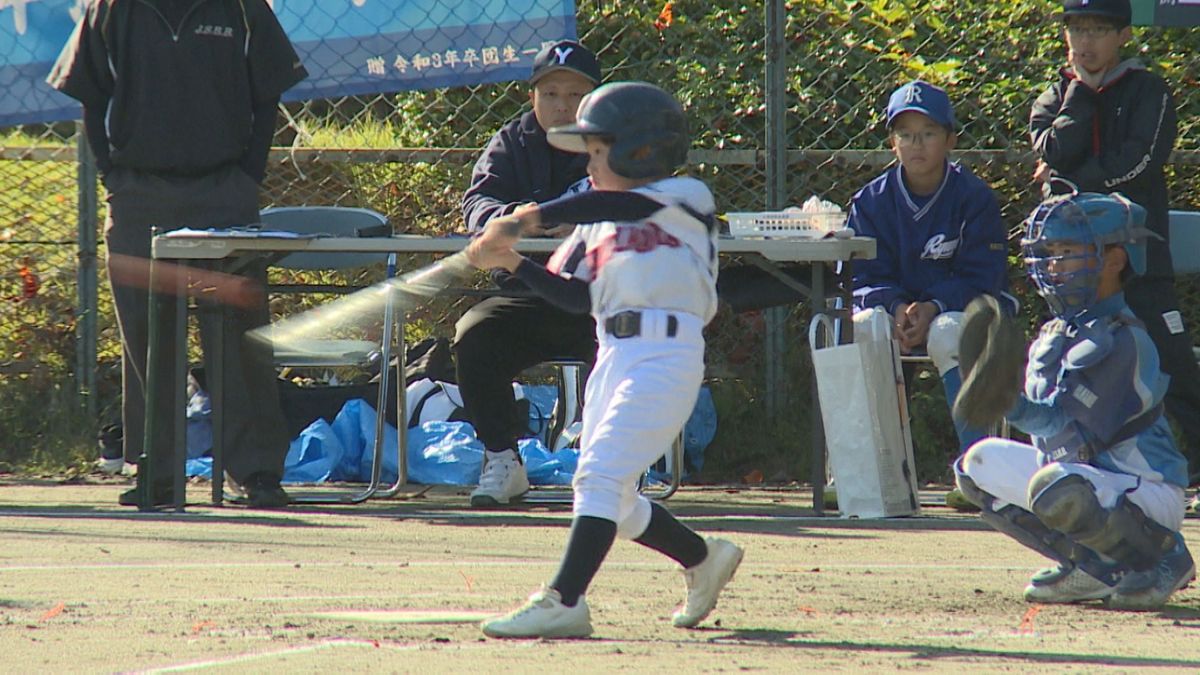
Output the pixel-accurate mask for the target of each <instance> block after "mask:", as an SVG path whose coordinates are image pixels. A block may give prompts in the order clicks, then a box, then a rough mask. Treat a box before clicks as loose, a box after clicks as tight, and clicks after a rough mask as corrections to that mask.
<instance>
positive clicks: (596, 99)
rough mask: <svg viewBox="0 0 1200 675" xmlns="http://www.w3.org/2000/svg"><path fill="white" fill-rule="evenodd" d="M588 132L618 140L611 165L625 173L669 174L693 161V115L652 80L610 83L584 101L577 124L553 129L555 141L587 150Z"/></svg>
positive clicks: (634, 175)
mask: <svg viewBox="0 0 1200 675" xmlns="http://www.w3.org/2000/svg"><path fill="white" fill-rule="evenodd" d="M584 136H598V137H601V138H607V139H609V140H611V141H612V144H613V145H612V149H611V150H610V151H609V153H608V164H609V166H610V167H611V168H612V170H613V172H614V173H616V174H617V175H618V176H624V177H625V178H656V177H658V176H668V175H670V174H672V173H674V172H675V170H676V169H678V168H679V167H681V166H683V164H684V163H685V162H686V161H687V152H688V147H689V146H690V145H691V141H690V139H689V138H688V131H687V117H686V116H685V115H684V114H683V107H682V106H680V105H679V102H678V101H676V100H675V98H674V97H672V96H671V95H670V94H668V93H667V92H665V91H663V90H662V89H660V88H658V87H656V86H654V85H653V84H648V83H646V82H610V83H608V84H605V85H603V86H600V87H597V88H596V89H595V90H594V91H592V92H591V93H590V94H588V95H587V96H585V97H584V98H583V101H581V102H580V103H579V113H578V114H577V115H576V118H575V123H574V124H568V125H566V126H562V127H554V128H552V129H550V130H549V131H548V132H547V134H546V137H547V139H548V140H549V141H550V145H553V146H554V147H556V148H559V149H561V150H567V151H568V152H586V151H587V146H586V145H585V144H584V142H583V137H584Z"/></svg>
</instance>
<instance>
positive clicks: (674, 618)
mask: <svg viewBox="0 0 1200 675" xmlns="http://www.w3.org/2000/svg"><path fill="white" fill-rule="evenodd" d="M704 543H705V544H706V545H707V546H708V555H707V556H706V557H705V558H704V561H703V562H701V563H700V564H699V565H696V566H695V567H689V568H687V569H685V570H684V571H683V580H684V582H685V583H686V584H687V601H686V602H684V604H683V606H682V607H680V608H679V609H678V610H676V611H675V613H674V614H672V615H671V623H672V624H673V625H675V626H676V627H678V628H692V627H694V626H696V625H697V624H699V623H700V622H701V621H703V620H704V619H705V617H707V616H708V615H709V613H710V612H712V611H713V608H714V607H716V606H717V596H718V595H720V594H721V589H722V588H725V584H727V583H729V580H730V579H732V578H733V573H734V572H737V568H738V565H740V564H742V556H743V555H744V554H745V552H744V551H743V550H742V549H741V548H739V547H738V546H737V545H736V544H734V543H733V542H731V541H726V540H724V539H717V538H715V537H708V538H706V539H705V540H704Z"/></svg>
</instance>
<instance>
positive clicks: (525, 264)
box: [516, 258, 592, 314]
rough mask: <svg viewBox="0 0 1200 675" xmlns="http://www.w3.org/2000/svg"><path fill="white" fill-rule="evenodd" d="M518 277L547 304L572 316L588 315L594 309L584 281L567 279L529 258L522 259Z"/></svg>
mask: <svg viewBox="0 0 1200 675" xmlns="http://www.w3.org/2000/svg"><path fill="white" fill-rule="evenodd" d="M516 276H517V278H518V279H520V280H521V281H524V282H525V284H526V285H527V286H529V288H530V289H532V290H533V292H535V293H537V294H538V295H539V296H541V297H542V298H543V299H544V300H545V301H546V302H548V303H550V304H552V305H554V306H555V307H557V308H559V309H561V310H563V311H564V312H570V313H571V314H587V313H588V312H590V311H591V309H592V296H591V292H590V291H589V289H588V283H587V282H586V281H583V280H582V279H567V278H566V277H560V276H558V275H557V274H555V273H553V272H551V271H550V270H548V269H546V268H545V267H543V266H542V265H539V264H537V263H535V262H533V261H532V260H530V259H529V258H521V263H520V264H519V265H517V270H516Z"/></svg>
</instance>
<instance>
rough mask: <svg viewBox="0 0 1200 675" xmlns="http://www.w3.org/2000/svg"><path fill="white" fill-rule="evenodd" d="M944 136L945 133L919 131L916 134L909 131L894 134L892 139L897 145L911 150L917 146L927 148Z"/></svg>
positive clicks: (894, 132)
mask: <svg viewBox="0 0 1200 675" xmlns="http://www.w3.org/2000/svg"><path fill="white" fill-rule="evenodd" d="M944 135H945V132H943V131H918V132H916V133H912V132H909V131H893V132H892V138H893V139H894V140H895V141H896V145H899V146H901V147H905V148H911V147H913V146H915V145H919V146H921V147H925V146H926V145H928V144H930V143H932V142H934V141H935V140H937V139H938V138H940V137H943V136H944Z"/></svg>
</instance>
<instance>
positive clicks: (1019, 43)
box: [0, 0, 1200, 478]
mask: <svg viewBox="0 0 1200 675" xmlns="http://www.w3.org/2000/svg"><path fill="white" fill-rule="evenodd" d="M444 4H445V8H444V9H452V8H453V6H455V4H456V3H454V2H450V0H444ZM519 4H520V2H518V1H517V0H514V2H513V5H514V9H515V10H517V11H519V7H516V5H519ZM431 5H432V6H438V3H436V2H433V3H431ZM1054 7H1055V3H1052V2H1043V1H1032V0H1023V1H1021V2H1010V3H994V2H991V3H989V2H983V1H982V0H971V1H969V2H948V1H947V2H942V1H935V2H929V1H925V0H878V1H871V2H860V1H853V2H845V1H841V2H832V1H829V2H827V1H823V0H805V1H791V2H784V0H768V1H767V2H766V3H765V7H761V6H754V4H753V3H743V2H733V1H730V0H705V1H703V2H702V1H700V0H677V1H673V2H665V3H664V1H663V0H607V1H595V2H593V1H590V0H580V2H579V6H578V7H577V14H576V20H577V31H578V34H579V36H580V38H581V40H582V41H583V42H584V43H585V44H587V45H588V46H590V47H591V48H592V49H593V50H595V51H596V52H597V53H598V55H599V57H600V60H601V64H602V67H603V69H604V71H605V76H606V79H608V80H620V79H640V80H647V81H651V82H654V83H657V84H660V85H662V86H663V87H665V88H667V89H668V90H670V91H672V92H674V93H676V94H677V95H678V97H679V98H680V99H681V100H682V101H683V102H684V103H685V105H686V106H687V108H688V110H689V115H690V118H691V123H692V130H693V135H694V143H693V151H692V155H691V158H692V164H693V165H692V171H693V172H694V173H695V174H696V175H698V176H699V177H701V178H703V179H705V180H706V181H708V182H709V184H710V186H711V187H712V188H713V192H714V193H715V195H716V197H717V201H718V205H719V209H721V210H723V211H744V210H762V209H767V208H779V207H782V206H785V205H787V204H798V203H800V202H802V201H804V199H805V198H807V197H808V196H809V195H819V196H821V197H823V198H825V199H827V200H830V201H833V202H836V203H840V204H846V203H848V202H849V199H850V197H851V196H852V195H853V193H854V192H855V191H856V190H857V189H858V188H859V187H861V186H862V185H863V184H864V183H866V182H867V181H868V180H869V179H871V178H872V177H874V176H875V175H877V174H878V173H879V172H880V171H881V170H882V169H883V167H884V166H886V165H887V164H888V163H890V161H891V159H892V155H891V153H890V151H889V150H888V149H887V145H886V133H885V130H884V128H883V125H882V109H883V106H884V104H885V103H886V100H887V95H888V94H889V93H890V91H891V90H892V89H894V88H895V87H896V86H897V85H898V84H900V83H902V82H904V81H907V80H910V79H914V78H922V79H926V80H929V81H932V82H934V83H937V84H940V85H942V86H945V87H946V88H947V89H948V90H949V92H950V94H951V97H952V99H953V101H954V102H955V105H956V112H957V116H958V119H959V120H960V123H961V124H962V130H961V134H960V138H959V141H958V151H957V152H956V157H957V158H958V159H959V160H961V161H963V162H964V163H966V164H969V165H970V166H971V167H972V168H973V169H974V171H975V172H976V173H977V174H978V175H980V176H981V177H982V178H984V179H985V180H987V181H988V182H989V183H990V184H991V185H992V187H993V188H994V190H995V191H996V192H997V195H998V197H999V201H1000V203H1001V205H1002V212H1003V216H1004V219H1005V222H1006V223H1008V225H1009V226H1010V228H1013V229H1014V230H1015V228H1016V227H1018V225H1019V222H1020V220H1021V216H1022V215H1023V214H1025V213H1027V212H1028V211H1029V209H1030V208H1031V207H1032V206H1033V205H1034V203H1035V202H1036V200H1037V195H1038V192H1037V190H1036V189H1035V188H1034V186H1033V185H1032V159H1031V157H1030V155H1029V142H1028V137H1027V133H1026V127H1027V121H1028V113H1029V109H1030V106H1031V104H1032V102H1033V100H1034V98H1035V97H1036V96H1037V95H1038V94H1039V93H1040V92H1041V90H1043V89H1044V88H1045V86H1047V84H1048V83H1049V82H1050V81H1051V79H1052V78H1053V77H1054V75H1055V71H1056V68H1057V67H1058V66H1059V65H1060V64H1061V63H1062V61H1063V55H1064V50H1065V48H1064V47H1063V46H1062V44H1061V39H1060V35H1059V32H1058V31H1059V28H1058V26H1057V25H1056V24H1055V23H1054V22H1053V20H1052V18H1051V17H1052V13H1053V8H1054ZM277 9H278V7H277ZM329 11H330V10H329V9H328V8H326V9H325V10H324V11H323V12H322V13H321V15H320V16H317V17H313V21H334V22H336V21H338V17H337V16H333V15H330V14H329V13H328V12H329ZM1135 32H1136V36H1135V39H1134V42H1133V44H1132V45H1131V46H1130V50H1131V53H1136V55H1138V56H1140V57H1141V58H1143V59H1144V60H1146V61H1147V62H1148V63H1150V65H1151V66H1152V67H1153V68H1155V69H1156V70H1158V71H1159V72H1161V73H1163V74H1164V75H1165V76H1166V77H1167V78H1168V80H1169V81H1170V82H1171V84H1172V86H1173V88H1174V90H1175V92H1176V96H1177V105H1178V109H1179V119H1180V125H1179V139H1178V141H1177V143H1176V148H1177V151H1176V155H1175V157H1174V160H1173V163H1172V165H1171V167H1170V170H1169V175H1170V180H1171V183H1172V200H1173V205H1174V207H1175V208H1184V209H1197V208H1200V168H1198V167H1200V94H1197V91H1200V88H1198V87H1197V84H1198V83H1197V82H1196V80H1195V77H1196V76H1195V73H1197V72H1200V49H1198V47H1200V36H1198V35H1197V34H1196V33H1195V32H1190V33H1189V32H1188V31H1187V30H1185V29H1160V28H1145V29H1138V30H1137V31H1135ZM435 55H436V56H437V57H438V60H439V61H440V62H444V61H447V60H448V59H449V58H450V56H449V50H446V49H439V50H438V51H436V52H433V51H430V52H427V53H425V54H423V55H422V54H419V53H418V54H415V55H414V54H396V55H389V57H388V59H387V60H386V63H385V66H386V67H391V68H397V67H400V65H401V64H403V65H404V66H406V67H410V66H412V65H413V64H414V63H421V62H420V61H414V60H413V59H414V56H415V57H418V58H425V59H428V61H427V63H432V59H433V57H434V56H435ZM461 56H462V54H461V53H459V52H457V51H456V52H455V55H454V58H455V59H456V60H457V59H460V57H461ZM528 92H529V88H528V86H527V85H526V84H525V83H523V82H505V83H496V84H481V85H475V86H460V87H450V88H436V89H427V90H420V91H405V92H400V93H389V94H378V95H363V96H352V97H344V98H337V99H319V100H311V101H307V102H303V103H290V104H286V105H285V106H283V114H282V115H281V124H280V128H279V131H278V133H277V136H276V139H275V140H276V145H277V146H278V147H277V148H276V150H275V151H273V152H272V155H271V159H270V163H269V166H268V172H267V178H266V181H265V185H264V190H263V202H264V206H266V205H296V204H338V205H347V206H365V207H370V208H373V209H376V210H378V211H381V212H383V213H385V214H386V215H387V216H388V217H389V219H390V220H391V222H392V223H393V226H394V228H395V230H396V231H397V232H405V233H420V234H445V233H447V232H450V231H455V230H461V229H462V222H461V215H460V212H459V199H460V197H461V195H462V192H463V190H464V188H465V187H466V185H467V183H468V180H469V176H470V172H471V166H472V164H473V162H474V160H475V158H476V157H477V155H478V153H479V150H480V148H481V147H482V146H483V145H484V144H485V143H486V142H487V140H488V138H489V137H490V135H491V134H492V133H493V132H494V131H495V130H496V129H498V128H499V127H500V126H501V125H503V124H504V123H505V122H507V121H508V120H510V119H512V118H513V117H515V116H517V115H518V114H520V113H521V112H522V111H523V110H525V109H527V107H528V99H529V93H528ZM75 144H76V137H75V130H74V126H72V125H54V126H35V127H22V128H18V129H14V130H11V132H10V133H9V134H8V135H6V136H0V195H3V199H2V200H0V256H2V257H3V259H4V260H5V261H7V262H6V264H5V270H4V272H3V273H0V299H3V303H2V305H0V306H2V307H3V310H0V326H3V328H0V390H3V391H11V390H12V389H11V387H12V386H13V385H12V383H13V382H16V381H22V382H26V383H29V382H32V381H36V382H37V383H38V384H37V386H53V387H58V388H60V389H67V390H70V389H72V388H73V387H75V386H76V384H75V383H74V382H73V381H72V379H71V376H72V373H75V372H76V370H77V369H78V368H80V367H82V368H83V370H84V371H90V370H91V369H92V368H93V367H94V366H93V365H92V364H91V359H92V358H96V359H97V360H98V367H96V368H97V369H96V370H95V371H94V372H97V373H99V376H98V377H96V378H95V381H96V385H95V387H94V388H93V390H92V391H91V400H92V401H94V402H95V401H98V402H99V405H98V408H99V410H100V413H99V414H100V415H105V414H111V412H112V410H114V406H113V401H114V400H115V399H114V396H115V393H116V391H118V389H117V387H116V382H115V377H116V375H117V373H118V372H119V369H118V368H116V367H115V364H116V360H117V358H118V355H119V348H118V346H117V335H116V332H115V329H114V327H113V319H112V315H111V311H110V309H109V308H108V306H107V302H106V297H105V296H106V295H107V294H106V293H105V292H104V291H103V290H102V291H101V292H100V293H99V294H98V296H99V300H98V301H97V304H98V305H99V306H96V304H91V303H90V302H84V303H83V304H80V303H79V302H78V301H77V299H76V289H77V283H78V282H77V280H76V279H77V272H78V270H80V269H81V268H80V265H83V267H82V269H83V271H84V274H83V275H82V276H87V275H88V274H90V271H89V268H88V267H87V266H88V265H90V264H92V263H93V262H94V257H93V247H92V244H91V243H90V242H89V241H88V238H87V236H84V237H82V238H81V237H80V234H79V232H80V227H79V219H78V218H77V217H76V212H77V205H78V199H79V195H80V194H81V193H82V194H84V195H85V196H87V198H89V199H95V193H94V191H92V192H91V193H90V196H88V195H89V190H88V189H84V190H82V191H80V190H79V189H78V188H77V183H76V168H77V167H76V155H75V152H74V150H75ZM84 182H85V184H86V183H87V181H84ZM91 185H94V183H92V184H87V185H86V187H87V188H90V187H91ZM85 211H90V212H91V213H92V214H93V215H92V218H91V219H90V221H91V222H90V223H89V222H87V219H85V221H84V227H83V229H84V230H88V229H89V228H90V230H91V232H92V233H94V232H95V227H96V225H95V223H97V222H101V221H102V218H101V216H100V214H99V213H98V211H94V210H89V209H85ZM100 255H101V257H102V256H103V245H102V243H101V245H100ZM416 262H417V261H416V260H410V261H409V262H408V264H416ZM22 269H25V270H26V271H25V272H22V271H21V270H22ZM101 274H103V270H101ZM30 275H35V276H36V277H37V279H38V281H37V283H36V284H35V285H37V284H40V287H39V288H36V289H33V290H31V289H30V285H29V283H30V282H29V279H30ZM1020 276H1021V274H1020V270H1019V269H1017V268H1016V267H1014V273H1013V277H1014V283H1016V284H1018V285H1019V284H1020ZM85 283H86V282H85ZM106 284H107V281H106V280H104V279H103V278H101V280H100V284H99V285H100V288H101V289H104V288H105V287H106ZM87 294H88V291H87V289H86V288H85V290H84V295H85V297H86V296H87ZM1198 294H1200V291H1198V290H1197V289H1196V288H1195V287H1194V286H1191V285H1187V286H1186V295H1185V304H1186V305H1187V307H1188V309H1189V318H1191V319H1197V318H1200V316H1197V315H1196V312H1195V311H1194V309H1195V308H1196V307H1198V306H1200V302H1198V300H1200V297H1198ZM472 301H473V299H472V298H460V299H455V300H446V301H443V302H439V303H437V304H435V305H433V306H431V307H430V308H426V309H424V310H422V311H421V312H419V313H417V314H416V315H414V316H413V317H410V318H411V319H413V321H412V326H413V328H412V329H411V330H413V331H414V332H436V333H440V334H445V333H447V332H449V331H450V330H451V329H452V326H453V321H454V320H455V319H456V318H457V317H458V316H459V315H460V314H461V313H462V312H463V311H465V309H466V308H467V307H469V305H470V302H472ZM807 312H808V310H807V309H797V310H794V311H772V312H766V313H751V314H740V315H735V314H733V313H732V312H730V311H728V309H727V308H723V309H722V311H721V313H720V314H719V315H718V318H717V320H716V321H715V322H714V324H713V325H712V326H711V327H710V328H709V331H708V333H709V338H710V340H709V355H708V362H709V368H710V376H711V377H710V381H711V383H712V385H713V387H714V394H715V397H716V400H717V403H718V410H719V414H720V417H721V431H720V432H719V435H718V438H717V441H716V443H715V444H714V446H713V447H712V448H710V450H709V453H710V456H711V457H713V458H714V459H715V460H716V465H717V466H720V467H723V468H724V469H726V470H727V472H728V475H734V474H740V472H741V471H742V470H743V469H744V470H749V469H752V468H760V469H763V470H764V472H765V473H766V477H767V478H771V477H772V476H774V475H786V476H798V477H801V478H807V476H806V474H805V473H804V470H803V469H802V467H803V466H805V464H804V463H803V462H805V461H806V458H805V452H806V448H807V445H808V443H807V441H808V439H809V428H808V415H807V409H808V400H809V391H810V382H809V381H808V376H807V374H806V373H807V372H808V369H807V364H806V362H805V359H806V358H807V356H806V350H805V349H803V348H800V346H799V345H800V338H799V336H801V335H803V331H802V330H800V328H801V327H802V326H803V324H804V323H805V322H806V321H807ZM80 317H95V324H94V326H95V328H94V331H93V330H91V329H88V330H82V331H81V330H79V326H77V321H78V320H79V319H80ZM1192 323H1193V325H1195V322H1194V321H1193V322H1192ZM84 324H85V322H80V324H79V325H80V326H83V325H84ZM76 335H79V336H80V341H79V342H80V343H81V344H80V345H76V343H75V336H76ZM89 343H90V344H91V345H92V346H88V344H89ZM764 345H766V347H764ZM93 349H94V352H93V351H92V350H93ZM93 353H95V354H98V356H97V357H93V356H92V354H93ZM77 364H80V365H77ZM80 375H81V377H80V379H81V380H82V381H83V382H90V381H91V379H90V377H89V376H88V375H87V373H86V372H85V373H82V374H80ZM6 382H7V383H8V385H7V387H8V388H6V384H5V383H6ZM934 384H935V383H933V382H932V381H929V382H925V383H924V385H922V384H921V383H917V385H916V387H915V389H916V392H917V394H916V396H917V399H916V400H915V401H914V405H915V407H916V408H917V412H918V415H919V416H924V415H925V414H926V413H928V414H929V415H930V416H933V417H936V416H938V415H943V416H944V415H945V413H944V411H943V410H941V409H940V406H943V405H944V404H943V403H942V402H941V400H940V393H939V392H938V391H937V387H936V386H934ZM22 386H24V385H22ZM926 396H927V397H928V401H924V399H923V398H922V397H926ZM923 401H924V402H923ZM768 408H771V409H774V410H775V411H776V412H778V411H787V414H784V415H778V414H776V415H774V416H770V419H769V420H768V415H767V414H766V413H767V410H768ZM2 421H3V420H0V422H2ZM764 422H769V423H764ZM917 425H918V427H917V434H916V435H917V436H918V441H919V443H921V444H923V445H924V446H926V452H927V453H928V456H929V457H931V458H940V457H941V456H943V455H945V453H947V452H949V450H950V448H952V447H953V444H954V440H953V439H954V435H953V431H952V429H950V426H949V423H948V419H946V418H945V417H942V418H940V421H937V420H935V421H933V422H928V423H927V422H924V421H918V422H917ZM8 435H9V436H10V437H12V436H13V435H12V434H8ZM17 436H18V437H19V436H20V434H17ZM26 436H28V435H27V434H26ZM781 450H782V452H781ZM0 459H3V458H2V457H0ZM925 464H926V466H933V467H934V469H933V470H932V471H933V472H934V473H936V472H937V471H940V468H938V467H940V466H941V462H940V461H929V462H926V463H925ZM925 473H927V474H930V472H929V471H926V472H925Z"/></svg>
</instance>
